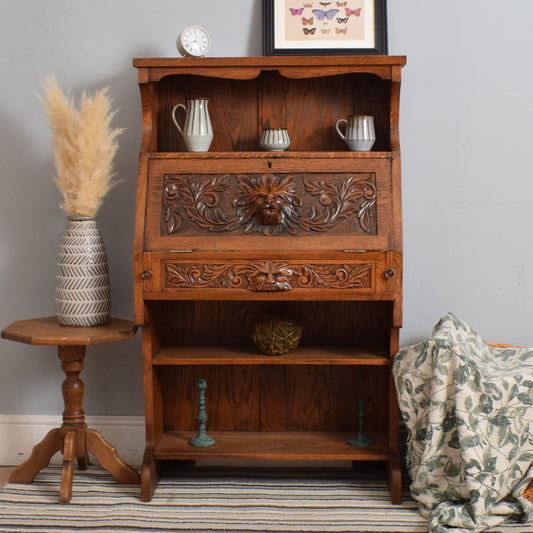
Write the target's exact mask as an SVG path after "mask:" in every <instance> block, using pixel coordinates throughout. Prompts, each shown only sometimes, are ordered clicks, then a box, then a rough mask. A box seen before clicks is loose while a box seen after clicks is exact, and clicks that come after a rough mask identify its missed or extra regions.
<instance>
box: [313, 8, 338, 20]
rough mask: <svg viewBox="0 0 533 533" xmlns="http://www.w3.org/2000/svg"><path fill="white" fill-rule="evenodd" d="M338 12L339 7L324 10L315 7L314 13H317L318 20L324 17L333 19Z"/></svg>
mask: <svg viewBox="0 0 533 533" xmlns="http://www.w3.org/2000/svg"><path fill="white" fill-rule="evenodd" d="M338 12H339V10H338V9H329V10H328V11H324V10H323V9H313V15H315V16H316V18H317V19H318V20H324V17H326V18H327V19H328V20H331V19H332V18H333V17H334V16H335V15H336V14H337V13H338Z"/></svg>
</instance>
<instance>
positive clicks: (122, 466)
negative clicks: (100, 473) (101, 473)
mask: <svg viewBox="0 0 533 533" xmlns="http://www.w3.org/2000/svg"><path fill="white" fill-rule="evenodd" d="M85 440H86V443H87V450H88V451H89V452H91V453H92V454H93V455H94V456H95V457H96V458H97V459H98V461H99V463H100V465H101V466H102V468H105V469H106V470H107V471H108V472H109V473H110V474H111V475H112V476H113V477H114V478H115V480H116V482H117V483H119V484H122V485H128V484H131V485H138V484H139V483H140V482H141V480H140V477H139V474H138V473H137V471H135V470H134V469H133V468H132V467H131V466H129V465H127V464H126V463H125V462H124V461H122V459H121V458H120V457H119V456H118V454H117V450H116V449H115V448H114V447H113V446H111V444H109V442H107V441H106V440H105V439H104V437H103V436H102V435H101V433H99V432H98V431H95V430H94V429H87V430H85Z"/></svg>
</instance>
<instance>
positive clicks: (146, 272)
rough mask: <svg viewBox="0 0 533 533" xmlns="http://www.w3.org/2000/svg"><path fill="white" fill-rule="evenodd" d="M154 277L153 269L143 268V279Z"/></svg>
mask: <svg viewBox="0 0 533 533" xmlns="http://www.w3.org/2000/svg"><path fill="white" fill-rule="evenodd" d="M151 277H152V271H151V270H143V271H142V272H141V278H142V279H150V278H151Z"/></svg>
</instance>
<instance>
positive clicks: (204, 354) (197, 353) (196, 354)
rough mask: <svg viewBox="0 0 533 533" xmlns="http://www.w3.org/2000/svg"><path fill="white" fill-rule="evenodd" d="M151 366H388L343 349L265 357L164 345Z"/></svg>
mask: <svg viewBox="0 0 533 533" xmlns="http://www.w3.org/2000/svg"><path fill="white" fill-rule="evenodd" d="M152 364H153V365H162V366H165V365H166V366H171V365H174V366H175V365H346V366H354V365H356V366H388V365H390V358H389V357H388V355H386V354H384V353H383V354H378V353H371V352H369V351H361V350H356V349H354V348H350V347H345V346H309V347H301V346H300V347H298V348H295V349H293V350H291V351H290V352H288V353H287V354H284V355H266V354H262V353H258V352H254V351H253V349H249V350H247V349H246V348H236V347H235V348H234V347H227V346H164V347H162V348H160V349H159V351H158V352H157V353H156V354H155V355H154V357H153V358H152Z"/></svg>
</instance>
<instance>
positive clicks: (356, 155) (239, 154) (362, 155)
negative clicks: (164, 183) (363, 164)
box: [147, 150, 393, 159]
mask: <svg viewBox="0 0 533 533" xmlns="http://www.w3.org/2000/svg"><path fill="white" fill-rule="evenodd" d="M392 153H393V152H390V151H385V152H372V151H370V152H355V151H342V152H339V151H333V150H324V151H313V152H307V151H306V152H304V151H301V152H300V151H297V150H294V151H292V150H290V151H286V152H264V151H259V150H258V151H235V152H147V156H148V158H149V159H273V158H275V159H291V158H299V157H301V158H305V159H309V158H312V159H318V158H328V159H339V158H343V159H344V158H345V159H389V158H391V157H392Z"/></svg>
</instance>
